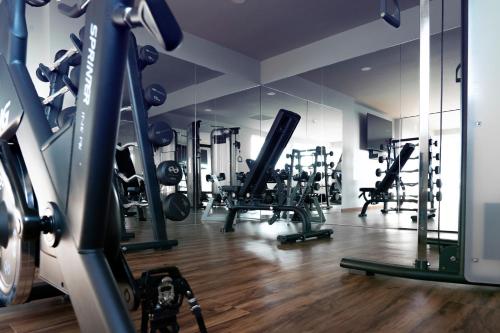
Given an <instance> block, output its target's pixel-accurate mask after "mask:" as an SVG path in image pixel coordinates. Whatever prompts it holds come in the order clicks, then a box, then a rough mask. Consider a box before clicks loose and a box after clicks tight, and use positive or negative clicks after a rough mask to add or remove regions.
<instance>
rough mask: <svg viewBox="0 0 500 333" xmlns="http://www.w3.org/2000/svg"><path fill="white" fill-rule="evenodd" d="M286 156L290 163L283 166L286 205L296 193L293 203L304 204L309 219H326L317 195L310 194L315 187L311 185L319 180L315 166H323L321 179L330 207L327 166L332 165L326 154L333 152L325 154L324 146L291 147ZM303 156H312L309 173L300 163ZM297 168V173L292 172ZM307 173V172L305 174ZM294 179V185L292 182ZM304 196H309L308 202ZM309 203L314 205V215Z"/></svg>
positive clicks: (286, 214)
mask: <svg viewBox="0 0 500 333" xmlns="http://www.w3.org/2000/svg"><path fill="white" fill-rule="evenodd" d="M286 156H287V158H289V159H290V164H288V166H286V167H285V171H286V172H288V179H287V183H286V187H287V205H291V204H292V203H293V201H294V198H296V197H297V196H298V195H299V196H300V198H299V199H298V200H297V202H295V203H294V204H295V205H297V206H304V207H305V209H306V212H307V213H308V214H309V215H310V217H311V221H312V222H320V223H323V222H325V221H326V218H325V215H324V213H323V210H322V207H321V204H320V203H319V199H318V196H317V195H312V194H314V191H315V189H314V188H313V186H314V185H315V184H318V185H319V181H318V180H317V174H318V172H317V170H318V169H317V168H318V167H324V177H322V179H323V180H324V183H325V185H324V188H325V191H326V193H325V194H326V203H327V208H330V204H329V199H328V191H329V184H328V178H329V175H328V167H329V166H331V167H333V165H330V164H328V163H327V158H328V156H333V152H331V153H329V154H327V153H326V149H325V147H320V146H318V147H316V148H315V149H306V150H299V149H293V150H292V153H291V154H287V155H286ZM305 156H312V157H313V158H314V162H313V164H312V165H310V168H311V169H312V172H311V173H307V171H305V170H304V166H303V165H302V164H301V163H302V158H303V157H305ZM320 157H323V158H322V159H323V161H321V162H320V161H319V158H320ZM295 169H296V170H297V173H296V174H294V172H293V171H294V170H295ZM306 173H307V174H306ZM319 174H320V175H321V173H319ZM294 181H295V185H294V183H293V182H294ZM317 190H319V189H317ZM306 197H310V198H311V201H310V202H309V203H307V202H304V201H305V199H306ZM310 204H312V205H313V206H314V210H315V211H316V216H314V215H313V214H312V211H311V209H310V207H309V206H310ZM284 217H285V218H287V219H288V212H284Z"/></svg>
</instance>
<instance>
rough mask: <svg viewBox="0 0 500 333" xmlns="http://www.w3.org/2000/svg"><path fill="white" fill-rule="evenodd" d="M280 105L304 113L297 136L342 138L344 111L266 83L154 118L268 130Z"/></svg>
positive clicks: (185, 124)
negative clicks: (289, 93) (309, 100)
mask: <svg viewBox="0 0 500 333" xmlns="http://www.w3.org/2000/svg"><path fill="white" fill-rule="evenodd" d="M269 93H270V94H274V95H269ZM207 109H208V110H211V111H206V110H207ZM279 109H287V110H290V111H293V112H295V113H298V114H299V115H300V116H301V117H302V119H301V121H300V123H299V126H298V127H297V129H296V131H295V133H294V136H295V137H297V138H301V139H307V138H310V137H311V136H316V137H317V138H322V140H325V141H327V142H339V141H342V112H341V111H339V110H335V109H333V108H328V107H325V106H323V105H320V104H316V103H312V102H308V101H305V100H303V99H299V98H297V97H294V96H290V95H287V94H284V93H281V92H278V91H274V90H271V89H268V88H265V87H262V88H260V87H257V88H253V89H248V90H245V91H242V92H239V93H236V94H231V95H227V96H224V97H222V98H218V99H215V100H212V101H209V102H205V103H201V104H197V105H191V106H189V107H185V108H182V109H178V110H175V111H170V112H166V113H164V114H162V115H160V116H157V117H154V118H153V121H154V120H157V119H161V120H164V121H167V122H169V124H170V125H171V126H172V127H175V128H187V127H188V126H189V124H190V123H191V122H192V121H194V120H202V131H205V132H209V131H210V130H211V128H212V127H214V126H215V127H218V126H238V127H244V128H250V129H252V130H255V131H262V132H264V133H265V132H267V131H268V130H269V128H270V127H271V124H272V122H273V120H274V117H275V116H276V114H277V113H278V111H279Z"/></svg>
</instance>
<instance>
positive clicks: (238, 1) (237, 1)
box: [231, 0, 247, 5]
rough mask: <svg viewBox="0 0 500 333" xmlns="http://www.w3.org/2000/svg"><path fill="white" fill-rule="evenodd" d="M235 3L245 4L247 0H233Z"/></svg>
mask: <svg viewBox="0 0 500 333" xmlns="http://www.w3.org/2000/svg"><path fill="white" fill-rule="evenodd" d="M231 1H232V2H233V3H235V4H237V5H242V4H244V3H245V2H246V1H247V0H231Z"/></svg>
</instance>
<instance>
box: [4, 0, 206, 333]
mask: <svg viewBox="0 0 500 333" xmlns="http://www.w3.org/2000/svg"><path fill="white" fill-rule="evenodd" d="M49 2H50V0H3V1H1V0H0V304H1V305H3V306H8V305H12V304H20V303H24V302H26V301H29V300H31V299H33V298H35V296H34V295H35V294H36V293H35V290H36V288H35V286H34V280H35V272H37V277H38V278H39V279H40V280H42V281H44V282H46V283H47V284H48V285H50V286H52V287H54V288H56V289H57V290H58V291H60V292H62V293H64V294H67V295H69V297H70V299H71V303H72V305H73V308H74V310H75V314H76V317H77V319H78V323H79V325H80V329H81V330H82V331H83V332H134V331H135V329H134V325H133V324H132V321H131V319H130V317H129V314H128V309H127V306H128V308H129V309H134V308H137V307H138V306H139V304H140V302H141V300H142V301H143V302H144V297H143V298H141V297H142V296H147V295H149V294H152V295H153V296H156V297H157V298H158V299H159V298H160V296H162V297H163V300H162V303H161V304H162V306H167V307H168V304H170V303H165V299H167V298H168V299H169V300H170V301H172V303H171V304H172V305H175V302H176V301H179V300H182V297H180V296H179V294H177V298H175V297H174V298H172V297H173V296H172V295H173V294H172V293H170V294H172V295H170V294H169V293H166V290H167V289H168V290H172V289H171V288H172V287H173V286H175V285H176V283H177V285H178V286H182V288H181V289H179V290H181V291H182V292H184V295H183V296H186V297H188V299H189V303H190V305H191V309H192V311H193V313H195V314H198V313H199V314H200V318H201V312H199V306H198V305H197V303H196V299H195V298H194V296H193V294H192V291H191V290H190V288H188V285H187V284H186V283H181V282H179V281H182V280H181V278H180V275H177V272H176V271H175V270H170V273H171V274H173V275H174V276H173V277H172V278H171V279H170V280H165V281H164V280H163V277H162V278H161V279H159V278H158V274H161V273H162V272H163V273H164V274H167V273H168V272H167V271H166V270H164V271H162V270H159V271H154V272H152V273H151V274H149V275H147V277H148V278H146V279H142V280H141V281H142V282H141V283H139V282H138V281H136V280H134V278H133V276H132V273H131V271H130V269H129V267H128V265H127V262H126V260H125V257H124V256H123V254H122V253H121V251H120V225H119V221H120V220H119V218H120V207H119V205H118V195H117V191H116V188H115V187H114V186H113V185H112V174H113V160H114V151H115V144H116V142H115V141H116V133H117V130H118V119H119V109H120V96H121V92H122V91H121V90H122V86H123V79H124V72H125V64H126V57H127V50H128V48H127V45H128V41H129V34H130V29H132V28H134V27H144V28H146V30H148V31H149V33H151V34H152V35H153V36H154V37H155V39H156V40H157V41H158V43H159V44H160V45H161V46H162V47H163V48H164V49H166V50H169V51H170V50H173V49H175V48H176V47H177V46H178V45H179V44H180V42H181V40H182V32H181V30H180V28H179V26H178V25H177V22H176V20H175V18H174V16H173V14H172V13H171V11H170V9H169V7H168V5H167V4H166V3H165V1H164V0H140V1H133V0H107V1H91V0H85V1H81V2H79V3H78V4H76V5H74V6H68V5H67V4H65V3H62V2H60V3H59V4H58V7H59V9H60V11H61V12H62V13H63V14H65V15H67V16H69V17H80V16H82V15H84V14H85V20H86V24H85V29H84V33H83V36H84V38H83V40H82V41H81V42H82V43H81V45H80V46H81V50H80V54H81V75H80V80H79V93H78V96H77V102H76V113H75V117H74V120H73V121H70V122H68V123H67V124H66V125H64V126H63V127H62V128H60V129H59V130H58V131H57V132H55V133H53V131H52V130H51V127H50V125H49V122H48V121H47V118H46V116H45V112H44V107H43V105H42V102H41V101H40V99H39V97H38V94H37V91H36V89H35V87H34V84H33V82H32V80H31V78H30V75H29V73H28V71H27V68H26V52H27V25H26V18H25V9H26V5H27V4H28V5H31V6H34V7H41V6H44V5H46V4H48V3H49ZM150 276H155V277H156V280H158V279H159V280H158V281H156V282H157V283H156V284H155V286H156V287H157V288H158V289H157V290H156V292H154V288H153V289H151V288H150V286H151V284H150V282H151V281H155V279H152V278H149V277H150ZM148 283H149V285H148ZM141 286H142V287H143V288H142V289H141ZM144 286H146V287H144ZM188 289H189V290H188ZM144 290H146V291H147V292H146V294H145V295H141V294H140V293H141V291H144ZM151 290H153V292H151ZM179 292H180V291H179ZM169 297H170V298H169ZM158 304H159V303H158ZM143 310H144V309H143ZM169 310H172V311H170V313H169V314H168V315H167V316H166V317H161V313H156V314H157V315H159V316H160V317H161V318H160V321H159V322H160V323H163V322H164V321H165V320H172V314H173V313H174V312H175V308H173V309H169ZM197 319H198V316H197ZM198 321H199V320H198ZM201 322H202V319H201ZM156 323H158V321H157V322H156ZM177 330H178V327H176V326H175V325H171V326H169V327H168V329H167V330H165V332H176V331H177ZM200 330H201V331H204V327H203V328H202V327H201V326H200Z"/></svg>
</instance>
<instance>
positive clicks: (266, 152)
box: [223, 109, 333, 243]
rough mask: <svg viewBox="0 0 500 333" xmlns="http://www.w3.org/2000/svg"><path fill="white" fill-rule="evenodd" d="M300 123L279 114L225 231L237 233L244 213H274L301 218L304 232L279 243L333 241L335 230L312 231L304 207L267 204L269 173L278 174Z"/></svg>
mask: <svg viewBox="0 0 500 333" xmlns="http://www.w3.org/2000/svg"><path fill="white" fill-rule="evenodd" d="M299 121H300V116H299V115H298V114H296V113H293V112H291V111H287V110H284V109H281V110H280V111H279V112H278V115H277V116H276V118H275V119H274V122H273V125H272V126H271V129H270V130H269V133H268V134H267V136H266V139H265V141H264V144H263V145H262V149H261V150H260V153H259V156H258V157H257V159H256V160H255V161H254V162H253V163H252V162H250V163H248V162H247V163H248V165H249V167H250V171H249V172H248V174H247V176H246V177H245V182H244V183H243V185H241V186H240V187H239V189H238V191H234V192H235V193H236V200H235V202H234V204H230V205H228V208H229V213H228V215H227V217H226V223H225V226H224V229H223V230H224V231H226V232H231V231H234V228H233V224H234V219H235V217H236V214H237V213H238V211H240V210H271V211H273V212H275V213H276V212H282V211H291V212H294V213H295V214H296V215H297V216H299V217H300V218H301V222H302V232H300V233H296V234H291V235H285V236H278V241H280V242H282V243H288V242H295V241H297V240H306V239H308V238H330V236H331V235H332V234H333V230H331V229H322V230H312V229H311V221H310V219H309V216H308V214H307V213H306V211H305V210H304V209H303V208H301V207H296V206H286V205H269V204H265V203H264V202H263V199H264V195H265V192H266V190H267V182H268V180H269V171H270V170H274V168H275V166H276V163H277V162H278V159H279V158H280V156H281V155H282V153H283V151H284V150H285V147H286V146H287V144H288V142H289V141H290V139H291V137H292V135H293V133H294V131H295V129H296V127H297V125H298V124H299ZM232 190H234V189H232Z"/></svg>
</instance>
